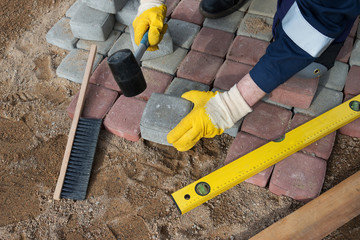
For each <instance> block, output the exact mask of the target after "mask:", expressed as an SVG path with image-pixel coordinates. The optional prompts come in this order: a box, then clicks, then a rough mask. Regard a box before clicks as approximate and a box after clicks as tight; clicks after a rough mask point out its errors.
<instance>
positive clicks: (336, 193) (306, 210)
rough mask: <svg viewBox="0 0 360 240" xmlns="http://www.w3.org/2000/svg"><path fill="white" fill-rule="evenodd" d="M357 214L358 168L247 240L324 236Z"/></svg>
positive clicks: (359, 205)
mask: <svg viewBox="0 0 360 240" xmlns="http://www.w3.org/2000/svg"><path fill="white" fill-rule="evenodd" d="M359 214H360V171H359V172H357V173H355V174H354V175H352V176H351V177H349V178H347V179H346V180H344V181H342V182H341V183H339V184H338V185H336V186H335V187H333V188H332V189H330V190H328V191H327V192H325V193H324V194H322V195H320V196H319V197H317V198H315V199H314V200H312V201H311V202H309V203H307V204H306V205H304V206H303V207H301V208H299V209H298V210H296V211H295V212H293V213H291V214H290V215H288V216H287V217H285V218H283V219H281V220H280V221H278V222H276V223H274V224H273V225H271V226H270V227H268V228H266V229H264V230H263V231H262V232H260V233H258V234H257V235H255V236H254V237H252V238H251V239H250V240H260V239H261V240H267V239H271V240H272V239H277V240H282V239H289V240H290V239H291V240H296V239H298V240H300V239H301V240H303V239H312V240H315V239H323V238H324V237H326V236H327V235H328V234H330V233H331V232H333V231H335V230H336V229H337V228H339V227H341V226H342V225H344V224H345V223H347V222H348V221H350V220H351V219H353V218H354V217H356V216H358V215H359Z"/></svg>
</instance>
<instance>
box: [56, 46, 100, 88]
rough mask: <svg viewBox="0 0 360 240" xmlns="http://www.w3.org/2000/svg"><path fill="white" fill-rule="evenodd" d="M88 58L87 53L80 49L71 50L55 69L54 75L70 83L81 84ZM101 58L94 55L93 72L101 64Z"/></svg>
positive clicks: (98, 55)
mask: <svg viewBox="0 0 360 240" xmlns="http://www.w3.org/2000/svg"><path fill="white" fill-rule="evenodd" d="M88 57H89V52H88V51H85V50H81V49H74V50H72V51H71V52H70V53H69V54H68V55H67V56H66V57H65V58H64V59H63V60H62V62H61V63H60V65H59V67H58V68H57V69H56V74H57V75H58V76H59V77H62V78H66V79H68V80H70V81H73V82H77V83H81V82H82V80H83V77H84V73H85V68H86V63H87V60H88ZM102 58H103V56H102V55H101V54H98V53H97V54H96V56H95V60H94V64H93V71H94V70H95V69H96V67H97V66H98V65H99V63H100V62H101V60H102Z"/></svg>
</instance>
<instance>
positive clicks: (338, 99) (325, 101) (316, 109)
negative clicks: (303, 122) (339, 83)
mask: <svg viewBox="0 0 360 240" xmlns="http://www.w3.org/2000/svg"><path fill="white" fill-rule="evenodd" d="M342 100H343V93H342V92H339V91H335V90H332V89H329V88H325V87H323V86H319V87H318V90H317V92H316V94H315V96H314V100H313V102H312V103H311V105H310V107H309V108H308V109H301V108H295V109H294V112H295V113H303V114H305V115H310V116H312V117H317V116H319V115H320V114H323V113H325V112H326V111H328V110H330V109H332V108H334V107H336V106H338V105H339V104H341V103H342Z"/></svg>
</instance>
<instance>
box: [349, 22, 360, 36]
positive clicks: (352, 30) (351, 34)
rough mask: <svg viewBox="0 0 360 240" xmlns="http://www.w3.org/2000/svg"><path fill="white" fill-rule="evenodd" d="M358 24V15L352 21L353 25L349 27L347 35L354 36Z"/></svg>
mask: <svg viewBox="0 0 360 240" xmlns="http://www.w3.org/2000/svg"><path fill="white" fill-rule="evenodd" d="M358 25H359V17H358V18H356V21H355V22H354V25H353V26H352V28H351V31H350V33H349V37H353V38H354V37H356V31H357V29H358Z"/></svg>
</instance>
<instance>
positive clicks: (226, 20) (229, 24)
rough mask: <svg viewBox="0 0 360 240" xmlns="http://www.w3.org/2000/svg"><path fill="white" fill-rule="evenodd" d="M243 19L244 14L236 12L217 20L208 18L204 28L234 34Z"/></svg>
mask: <svg viewBox="0 0 360 240" xmlns="http://www.w3.org/2000/svg"><path fill="white" fill-rule="evenodd" d="M243 17H244V13H243V12H240V11H236V12H234V13H232V14H230V15H228V16H226V17H222V18H216V19H211V18H206V19H205V21H204V23H203V26H204V27H209V28H215V29H218V30H222V31H225V32H230V33H234V32H235V31H236V29H237V28H238V26H239V24H240V22H241V19H243Z"/></svg>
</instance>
